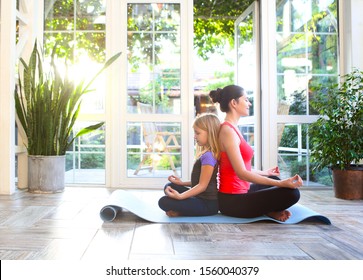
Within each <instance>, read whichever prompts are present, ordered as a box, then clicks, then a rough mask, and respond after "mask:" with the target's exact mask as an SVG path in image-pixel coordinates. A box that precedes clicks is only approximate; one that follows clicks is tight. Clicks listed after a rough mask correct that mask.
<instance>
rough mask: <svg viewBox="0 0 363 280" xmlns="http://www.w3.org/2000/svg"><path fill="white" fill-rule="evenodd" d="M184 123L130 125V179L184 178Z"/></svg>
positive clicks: (128, 145) (128, 144)
mask: <svg viewBox="0 0 363 280" xmlns="http://www.w3.org/2000/svg"><path fill="white" fill-rule="evenodd" d="M180 128H181V124H180V123H170V122H168V123H164V122H163V123H157V122H141V123H139V122H129V123H128V125H127V171H128V176H129V177H135V176H139V177H140V176H142V177H165V176H168V175H172V174H175V175H177V176H180V174H181V138H180Z"/></svg>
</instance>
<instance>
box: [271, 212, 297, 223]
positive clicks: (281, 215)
mask: <svg viewBox="0 0 363 280" xmlns="http://www.w3.org/2000/svg"><path fill="white" fill-rule="evenodd" d="M267 216H269V217H271V218H273V219H275V220H278V221H280V222H286V221H287V220H288V219H289V218H290V217H291V212H290V211H288V210H283V211H277V212H270V213H267Z"/></svg>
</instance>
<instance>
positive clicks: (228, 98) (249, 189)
mask: <svg viewBox="0 0 363 280" xmlns="http://www.w3.org/2000/svg"><path fill="white" fill-rule="evenodd" d="M209 96H210V97H211V99H212V100H213V102H214V103H219V105H220V110H221V111H222V112H225V113H226V117H225V121H224V123H222V124H221V128H220V133H219V145H220V167H219V180H220V182H219V183H220V185H219V192H218V200H219V209H220V211H221V213H222V214H224V215H228V216H234V217H243V218H250V217H257V216H261V215H267V216H270V217H272V218H274V219H277V220H279V221H282V222H284V221H286V220H287V219H288V218H289V217H290V216H291V213H290V211H288V210H286V209H287V208H289V207H290V206H292V205H293V204H295V203H296V202H297V201H298V200H299V198H300V192H299V190H298V189H297V188H298V187H300V186H301V185H302V183H303V182H302V179H301V178H300V176H299V175H295V176H293V177H291V178H288V179H284V180H279V178H278V177H277V176H279V175H280V172H279V169H278V167H275V168H271V169H269V170H267V171H257V170H251V160H252V157H253V149H252V148H251V147H250V146H249V145H248V143H247V142H246V141H245V140H244V138H243V136H242V135H241V133H240V131H239V130H238V128H237V124H238V120H239V118H240V117H243V116H248V115H249V108H250V106H251V103H250V102H249V100H248V98H247V96H246V94H245V93H244V90H243V88H241V87H239V86H236V85H229V86H226V87H225V88H223V89H217V90H213V91H211V92H210V94H209ZM250 183H253V184H250Z"/></svg>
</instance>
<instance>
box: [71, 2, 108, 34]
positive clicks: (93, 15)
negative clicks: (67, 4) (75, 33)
mask: <svg viewBox="0 0 363 280" xmlns="http://www.w3.org/2000/svg"><path fill="white" fill-rule="evenodd" d="M76 14H77V18H76V28H77V29H78V30H105V28H106V0H77V5H76Z"/></svg>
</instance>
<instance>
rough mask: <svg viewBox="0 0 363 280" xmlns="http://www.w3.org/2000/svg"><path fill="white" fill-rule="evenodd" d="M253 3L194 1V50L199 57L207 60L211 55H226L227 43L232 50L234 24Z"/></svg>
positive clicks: (250, 0)
mask: <svg viewBox="0 0 363 280" xmlns="http://www.w3.org/2000/svg"><path fill="white" fill-rule="evenodd" d="M252 3H253V0H238V1H237V0H214V1H205V0H194V48H195V49H196V50H197V54H198V56H200V57H201V58H203V59H205V60H206V59H208V58H209V57H210V55H211V54H214V53H219V54H224V47H225V45H226V43H228V44H229V45H230V46H231V48H232V47H233V45H234V22H235V21H236V19H237V18H238V17H239V16H240V15H241V14H242V12H243V11H244V10H245V9H246V8H247V7H248V6H249V5H251V4H252ZM248 28H250V27H247V29H246V32H248ZM241 33H242V34H244V32H243V30H241Z"/></svg>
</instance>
